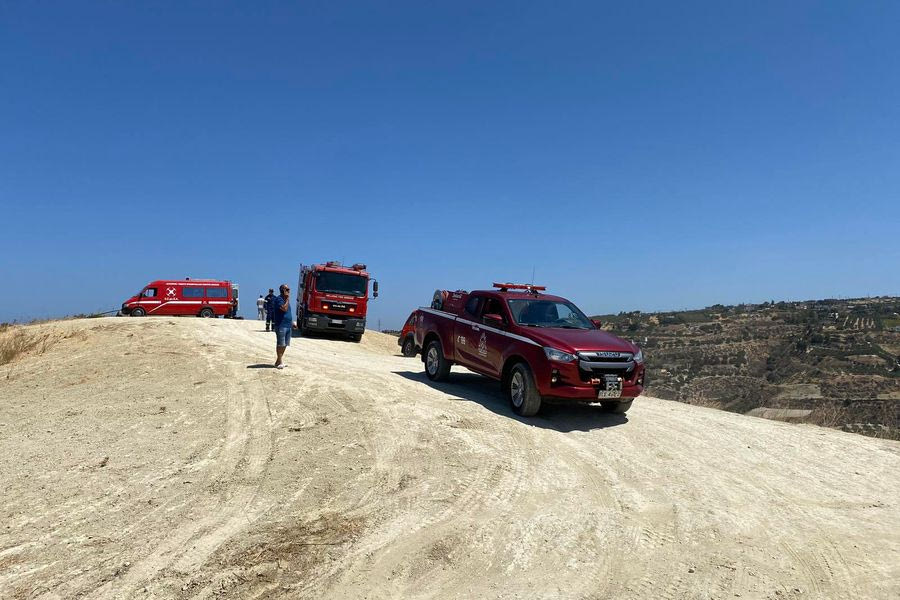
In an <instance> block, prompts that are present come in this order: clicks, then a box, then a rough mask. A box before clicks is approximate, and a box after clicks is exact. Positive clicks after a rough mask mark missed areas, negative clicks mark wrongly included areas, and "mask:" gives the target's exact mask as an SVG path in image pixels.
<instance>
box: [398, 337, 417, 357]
mask: <svg viewBox="0 0 900 600" xmlns="http://www.w3.org/2000/svg"><path fill="white" fill-rule="evenodd" d="M400 353H401V354H403V356H407V357H409V356H415V355H416V340H415V339H413V336H411V335H408V336H406V339H405V340H403V347H402V348H401V349H400Z"/></svg>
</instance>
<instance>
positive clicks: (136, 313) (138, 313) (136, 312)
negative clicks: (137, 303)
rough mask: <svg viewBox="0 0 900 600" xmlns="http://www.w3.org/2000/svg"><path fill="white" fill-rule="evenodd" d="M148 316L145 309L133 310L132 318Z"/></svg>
mask: <svg viewBox="0 0 900 600" xmlns="http://www.w3.org/2000/svg"><path fill="white" fill-rule="evenodd" d="M146 314H147V313H146V312H145V311H144V309H143V308H141V307H138V308H133V309H131V316H132V317H143V316H144V315H146Z"/></svg>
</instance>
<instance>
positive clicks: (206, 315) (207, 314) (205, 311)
mask: <svg viewBox="0 0 900 600" xmlns="http://www.w3.org/2000/svg"><path fill="white" fill-rule="evenodd" d="M200 316H201V317H203V318H204V319H209V318H210V317H214V316H216V314H215V313H214V312H213V309H211V308H210V307H208V306H207V307H205V308H204V309H203V310H201V311H200Z"/></svg>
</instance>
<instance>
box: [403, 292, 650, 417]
mask: <svg viewBox="0 0 900 600" xmlns="http://www.w3.org/2000/svg"><path fill="white" fill-rule="evenodd" d="M494 288H496V289H493V290H479V291H474V292H471V293H467V292H464V291H462V290H458V291H456V292H446V291H442V290H438V291H437V292H435V295H434V300H433V301H432V303H431V307H430V308H420V309H419V310H418V311H416V312H417V314H416V316H415V321H416V325H415V344H416V346H418V347H419V348H422V361H423V362H424V363H425V374H426V375H427V376H428V378H429V379H432V380H435V381H438V380H441V379H445V378H446V377H447V376H448V375H449V374H450V366H451V365H453V364H459V365H462V366H464V367H466V368H467V369H469V370H471V371H475V372H477V373H481V374H482V375H487V376H488V377H492V378H494V379H498V380H499V381H500V383H501V387H502V389H503V391H504V392H505V394H506V396H507V397H508V398H509V401H510V404H512V409H513V410H514V411H515V412H516V413H518V414H520V415H524V416H531V415H534V414H536V413H537V412H538V410H540V407H541V402H542V399H545V398H555V399H565V400H574V401H580V402H599V403H601V405H602V406H603V408H605V409H606V410H609V411H612V412H617V413H624V412H625V411H627V410H628V409H629V408H630V407H631V403H632V401H633V399H634V398H635V397H637V396H639V395H640V393H641V392H642V391H643V386H644V355H643V352H641V349H640V348H638V347H637V345H635V344H633V343H631V342H627V341H625V340H623V339H621V338H618V337H616V336H614V335H612V334H610V333H607V332H605V331H602V330H601V329H600V323H599V322H598V321H592V320H590V319H589V318H588V317H586V316H585V315H584V313H583V312H581V310H579V309H578V307H577V306H575V305H574V304H572V303H571V302H569V301H568V300H566V299H565V298H561V297H559V296H551V295H549V294H543V293H541V292H543V291H544V289H545V288H543V287H541V286H534V285H516V284H510V283H495V284H494Z"/></svg>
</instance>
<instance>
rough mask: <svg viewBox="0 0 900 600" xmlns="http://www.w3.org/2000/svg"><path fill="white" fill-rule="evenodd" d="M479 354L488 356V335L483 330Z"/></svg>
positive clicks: (479, 341)
mask: <svg viewBox="0 0 900 600" xmlns="http://www.w3.org/2000/svg"><path fill="white" fill-rule="evenodd" d="M478 354H480V355H481V356H487V336H486V335H485V334H484V332H482V334H481V339H480V340H478Z"/></svg>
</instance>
